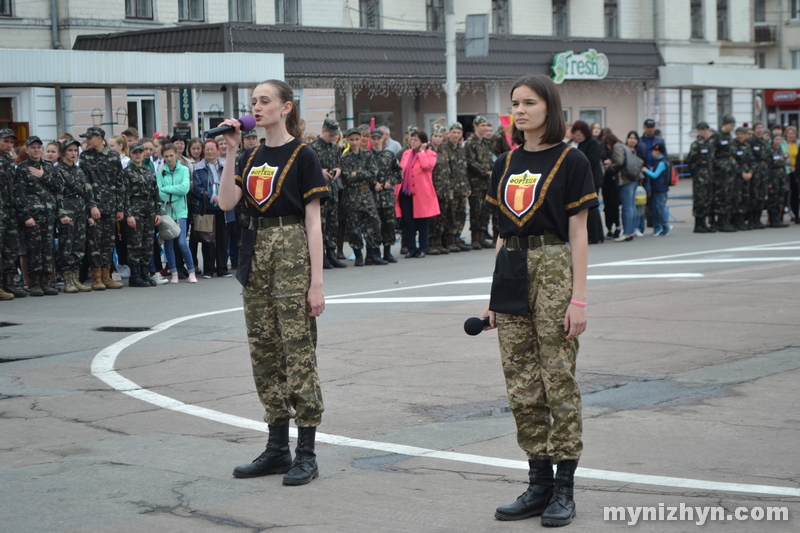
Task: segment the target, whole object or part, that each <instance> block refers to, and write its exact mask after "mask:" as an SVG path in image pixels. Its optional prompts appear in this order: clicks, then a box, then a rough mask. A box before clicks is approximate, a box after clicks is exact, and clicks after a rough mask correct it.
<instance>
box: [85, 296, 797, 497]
mask: <svg viewBox="0 0 800 533" xmlns="http://www.w3.org/2000/svg"><path fill="white" fill-rule="evenodd" d="M241 310H242V308H241V307H235V308H232V309H223V310H220V311H212V312H208V313H198V314H196V315H189V316H184V317H179V318H175V319H173V320H168V321H166V322H162V323H161V324H158V325H156V326H154V327H153V328H152V329H150V330H149V331H142V332H139V333H134V334H133V335H129V336H128V337H125V338H124V339H122V340H120V341H117V342H115V343H114V344H112V345H110V346H108V347H106V348H104V349H103V350H101V351H100V352H98V354H97V355H96V356H95V357H94V359H93V360H92V367H91V369H92V374H93V375H94V376H95V377H97V378H98V379H100V380H101V381H103V382H105V383H106V384H108V385H109V386H111V387H112V388H113V389H115V390H118V391H119V392H122V393H123V394H127V395H128V396H131V397H132V398H136V399H138V400H142V401H144V402H147V403H150V404H152V405H155V406H157V407H161V408H163V409H170V410H172V411H177V412H179V413H184V414H188V415H192V416H196V417H199V418H205V419H206V420H211V421H213V422H219V423H222V424H226V425H229V426H234V427H239V428H243V429H251V430H254V431H260V432H264V433H266V432H267V425H266V423H264V422H261V421H256V420H250V419H248V418H243V417H241V416H236V415H231V414H227V413H221V412H219V411H214V410H212V409H207V408H205V407H199V406H196V405H189V404H185V403H183V402H181V401H179V400H175V399H174V398H170V397H168V396H164V395H163V394H158V393H155V392H152V391H150V390H148V389H144V388H142V387H140V386H139V385H137V384H136V383H134V382H133V381H131V380H129V379H127V378H125V377H123V376H122V375H120V374H119V373H117V372H116V371H115V370H114V364H115V363H116V360H117V356H119V354H120V353H121V352H122V350H124V349H125V348H128V347H130V346H132V345H133V344H135V343H137V342H139V341H140V340H142V339H145V338H147V337H149V336H150V335H154V334H156V333H158V332H160V331H165V330H167V329H169V328H171V327H172V326H174V325H176V324H180V323H182V322H186V321H187V320H192V319H195V318H203V317H208V316H213V315H219V314H222V313H230V312H233V311H241ZM290 433H291V435H292V436H293V437H295V438H296V437H297V430H296V429H295V428H290ZM316 437H317V441H318V442H322V443H326V444H333V445H337V446H350V447H354V448H362V449H367V450H376V451H383V452H388V453H394V454H401V455H408V456H412V457H428V458H433V459H444V460H448V461H458V462H462V463H472V464H480V465H486V466H494V467H501V468H513V469H517V470H527V469H528V463H527V461H516V460H511V459H502V458H499V457H486V456H482V455H473V454H466V453H458V452H448V451H441V450H431V449H428V448H418V447H416V446H406V445H402V444H392V443H388V442H380V441H368V440H362V439H351V438H349V437H341V436H337V435H328V434H326V433H317V435H316ZM575 474H576V475H577V476H579V477H583V478H588V479H599V480H603V481H617V482H620V483H634V484H641V485H658V486H663V487H676V488H691V489H700V490H712V491H722V492H746V493H753V494H769V495H777V496H793V497H797V496H800V489H796V488H792V487H775V486H770V485H748V484H743V483H721V482H716V481H704V480H700V479H685V478H675V477H665V476H650V475H644V474H631V473H627V472H614V471H610V470H596V469H593V468H584V467H579V468H578V470H577V471H576V473H575Z"/></svg>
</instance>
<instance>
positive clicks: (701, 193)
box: [692, 169, 714, 217]
mask: <svg viewBox="0 0 800 533" xmlns="http://www.w3.org/2000/svg"><path fill="white" fill-rule="evenodd" d="M713 200H714V183H713V181H712V179H711V173H710V172H709V171H708V170H705V169H704V170H700V171H698V172H697V173H696V174H694V175H693V176H692V214H693V215H694V216H696V217H707V216H709V215H710V214H711V205H712V202H713Z"/></svg>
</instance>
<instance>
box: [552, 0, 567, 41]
mask: <svg viewBox="0 0 800 533" xmlns="http://www.w3.org/2000/svg"><path fill="white" fill-rule="evenodd" d="M553 35H555V36H556V37H566V36H568V35H569V5H568V4H567V0H553Z"/></svg>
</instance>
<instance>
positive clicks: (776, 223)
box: [769, 210, 789, 228]
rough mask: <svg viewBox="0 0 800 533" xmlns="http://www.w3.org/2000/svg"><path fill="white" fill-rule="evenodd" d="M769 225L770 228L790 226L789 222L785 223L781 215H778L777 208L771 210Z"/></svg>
mask: <svg viewBox="0 0 800 533" xmlns="http://www.w3.org/2000/svg"><path fill="white" fill-rule="evenodd" d="M769 227H770V228H788V227H789V224H786V223H784V222H783V221H782V220H781V217H780V215H778V211H777V210H772V211H770V212H769Z"/></svg>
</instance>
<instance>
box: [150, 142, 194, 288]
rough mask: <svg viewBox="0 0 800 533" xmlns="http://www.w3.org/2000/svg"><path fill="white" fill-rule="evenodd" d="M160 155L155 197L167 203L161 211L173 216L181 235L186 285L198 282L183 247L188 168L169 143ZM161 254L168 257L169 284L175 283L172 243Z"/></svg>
mask: <svg viewBox="0 0 800 533" xmlns="http://www.w3.org/2000/svg"><path fill="white" fill-rule="evenodd" d="M161 156H162V157H163V158H164V166H163V167H162V168H161V170H160V171H159V173H158V175H157V176H156V178H157V179H158V194H159V197H160V198H161V200H162V201H163V202H166V205H165V208H164V212H165V214H167V215H169V216H170V217H172V219H173V220H174V221H175V222H177V223H178V225H179V226H180V228H181V233H180V235H178V236H177V237H176V239H177V240H178V249H180V251H181V255H182V256H183V260H184V262H185V263H186V269H187V270H188V271H189V280H188V281H189V283H197V276H195V274H194V263H193V262H192V254H191V252H190V251H189V245H188V244H186V217H187V216H188V214H189V210H188V208H187V206H186V194H187V193H188V192H189V189H190V188H191V179H190V178H189V169H188V168H186V167H185V166H183V165H182V164H181V162H180V161H178V151H177V150H176V149H175V146H173V145H172V144H169V143H168V144H165V145H164V146H162V147H161ZM164 252H165V253H166V254H167V266H168V267H169V271H170V274H172V276H171V277H170V280H169V282H170V283H178V267H177V265H176V264H175V247H174V246H173V243H172V242H167V243H166V244H165V245H164Z"/></svg>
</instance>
